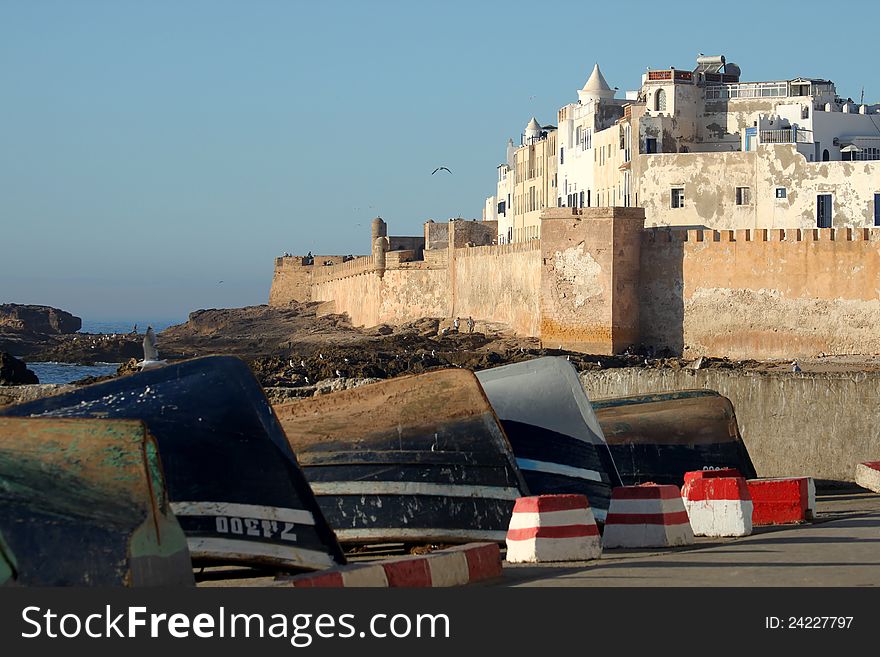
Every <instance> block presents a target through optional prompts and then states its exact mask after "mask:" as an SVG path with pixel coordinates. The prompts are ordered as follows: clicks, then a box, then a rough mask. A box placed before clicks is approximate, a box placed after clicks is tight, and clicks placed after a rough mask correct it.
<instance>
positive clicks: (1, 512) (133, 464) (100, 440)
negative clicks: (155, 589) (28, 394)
mask: <svg viewBox="0 0 880 657" xmlns="http://www.w3.org/2000/svg"><path fill="white" fill-rule="evenodd" d="M0 532H2V536H3V541H0V552H2V553H6V554H8V555H9V557H8V558H4V559H0V561H5V562H6V563H7V568H6V569H8V570H9V571H10V572H9V574H8V575H7V579H14V580H15V583H16V584H19V585H26V586H27V585H31V586H33V585H39V586H70V585H74V586H169V585H187V584H189V585H192V584H193V572H192V564H191V562H190V557H189V552H188V551H187V545H186V537H185V536H184V534H183V531H182V530H181V528H180V525H179V524H178V523H177V520H176V519H175V517H174V515H173V514H172V512H171V510H170V508H169V505H168V500H167V497H166V492H165V481H164V475H163V472H162V465H161V463H160V461H159V455H158V448H157V447H156V443H155V441H154V439H153V438H152V436H150V435H149V434H148V433H147V431H146V428H145V427H144V424H143V423H142V422H140V421H137V420H84V419H63V420H58V419H43V418H37V419H25V418H0ZM2 542H5V546H4V545H2ZM13 554H14V555H15V557H14V558H12V557H11V555H13ZM3 570H4V568H3V566H2V565H0V580H2V579H3V575H2V572H3Z"/></svg>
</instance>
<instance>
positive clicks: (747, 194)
mask: <svg viewBox="0 0 880 657" xmlns="http://www.w3.org/2000/svg"><path fill="white" fill-rule="evenodd" d="M736 204H737V205H751V204H752V191H751V190H750V189H749V188H748V187H737V188H736Z"/></svg>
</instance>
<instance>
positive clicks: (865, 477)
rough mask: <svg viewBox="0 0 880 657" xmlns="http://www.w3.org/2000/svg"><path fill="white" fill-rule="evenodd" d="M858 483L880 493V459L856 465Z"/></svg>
mask: <svg viewBox="0 0 880 657" xmlns="http://www.w3.org/2000/svg"><path fill="white" fill-rule="evenodd" d="M856 483H857V484H858V485H859V486H861V487H862V488H867V489H868V490H871V491H874V492H875V493H880V461H868V462H867V463H859V464H858V465H857V466H856Z"/></svg>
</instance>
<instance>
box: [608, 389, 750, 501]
mask: <svg viewBox="0 0 880 657" xmlns="http://www.w3.org/2000/svg"><path fill="white" fill-rule="evenodd" d="M593 407H594V408H595V410H596V417H597V418H598V420H599V424H601V425H602V431H603V432H604V434H605V438H606V440H607V441H608V446H609V447H610V449H611V454H612V456H613V457H614V462H615V463H616V464H617V469H618V471H619V472H620V476H621V478H622V479H623V483H624V484H625V485H628V486H630V485H635V484H639V483H645V482H648V481H653V482H655V483H658V484H675V485H676V486H681V485H682V483H683V481H684V473H685V472H689V471H692V470H705V469H714V468H736V469H737V470H739V471H740V472H741V473H742V474H743V476H744V477H746V478H747V479H753V478H755V477H756V476H757V474H756V473H755V467H754V465H752V460H751V458H750V457H749V453H748V450H747V449H746V446H745V443H744V442H743V439H742V436H741V435H740V433H739V427H738V426H737V423H736V414H735V413H734V409H733V405H732V404H731V403H730V400H728V399H727V398H726V397H723V396H721V395H719V394H718V393H717V392H714V391H712V390H683V391H679V392H668V393H657V394H652V395H638V396H634V397H621V398H617V399H600V400H596V401H594V402H593Z"/></svg>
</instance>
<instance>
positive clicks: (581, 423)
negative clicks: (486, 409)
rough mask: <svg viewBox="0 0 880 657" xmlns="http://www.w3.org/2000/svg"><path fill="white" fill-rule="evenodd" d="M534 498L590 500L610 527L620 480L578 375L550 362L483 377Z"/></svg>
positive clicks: (493, 371) (507, 367) (569, 366)
mask: <svg viewBox="0 0 880 657" xmlns="http://www.w3.org/2000/svg"><path fill="white" fill-rule="evenodd" d="M477 378H478V379H479V381H480V384H481V385H482V386H483V390H485V392H486V395H487V396H488V398H489V401H490V402H491V404H492V408H493V409H494V410H495V413H496V414H497V415H498V417H499V418H500V419H501V424H502V426H503V427H504V431H505V432H506V433H507V437H508V439H509V440H510V444H511V447H512V448H513V453H514V454H515V455H516V462H517V463H518V464H519V467H520V469H521V470H522V472H523V476H524V477H525V480H526V483H527V484H528V487H529V490H530V491H531V492H532V494H533V495H549V494H557V493H579V494H582V495H586V496H587V499H588V500H589V501H590V506H591V507H592V509H593V514H594V515H595V517H596V519H597V520H599V521H600V522H604V520H605V516H606V514H607V513H608V506H609V504H610V500H611V489H612V488H613V487H615V486H620V476H619V475H618V473H617V470H616V468H615V466H614V460H613V459H612V456H611V453H610V452H609V450H608V445H607V444H606V443H605V438H604V436H603V435H602V428H601V427H600V425H599V422H598V421H597V420H596V416H595V415H594V414H593V409H592V407H591V406H590V400H589V399H588V398H587V395H586V393H585V392H584V389H583V387H582V386H581V383H580V380H579V379H578V375H577V370H575V368H574V367H573V366H572V364H571V363H570V362H568V361H567V360H566V359H564V358H558V357H545V358H535V359H534V360H529V361H525V362H522V363H514V364H512V365H504V366H502V367H496V368H493V369H489V370H483V371H481V372H477Z"/></svg>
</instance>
